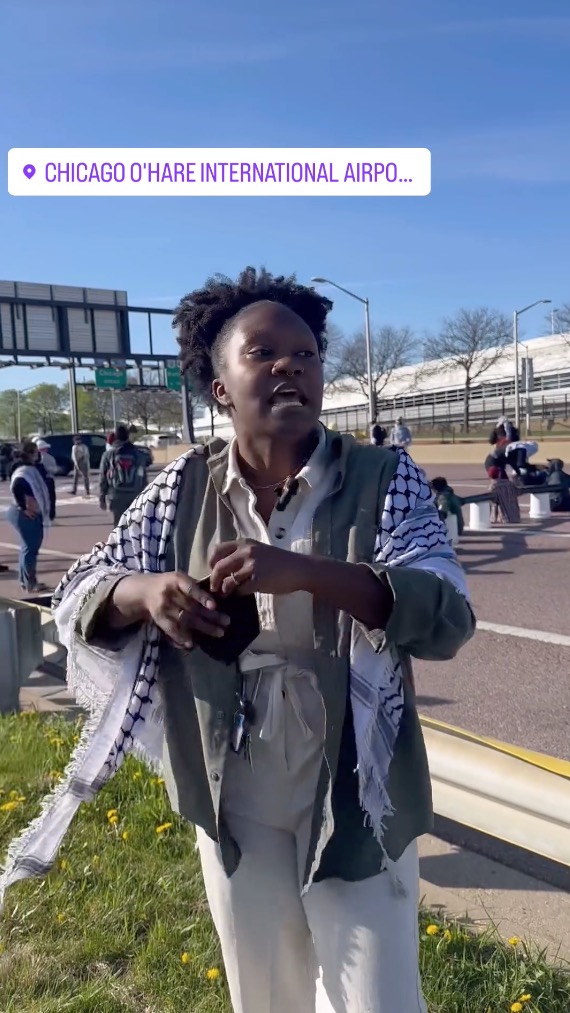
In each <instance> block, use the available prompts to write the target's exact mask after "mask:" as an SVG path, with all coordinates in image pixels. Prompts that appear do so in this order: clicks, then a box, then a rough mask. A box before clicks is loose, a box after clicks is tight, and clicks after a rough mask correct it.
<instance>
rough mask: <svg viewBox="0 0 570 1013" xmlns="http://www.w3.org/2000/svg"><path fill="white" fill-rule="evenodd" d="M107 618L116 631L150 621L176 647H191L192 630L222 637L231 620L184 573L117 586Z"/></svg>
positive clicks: (146, 577) (135, 579)
mask: <svg viewBox="0 0 570 1013" xmlns="http://www.w3.org/2000/svg"><path fill="white" fill-rule="evenodd" d="M106 618H108V620H109V621H110V623H111V625H112V626H113V627H114V628H115V629H120V628H123V629H124V628H125V627H127V626H131V625H133V624H134V623H138V622H153V623H155V625H156V626H158V628H159V629H160V630H162V632H163V633H165V634H166V636H167V637H169V638H170V640H172V641H173V643H175V644H176V646H177V647H185V648H187V649H188V650H190V649H191V648H192V647H193V640H192V631H193V630H196V631H197V632H200V633H204V634H206V635H207V636H210V637H223V635H224V632H225V629H226V627H227V626H228V624H229V622H230V620H229V617H228V616H226V615H223V614H222V613H220V612H219V611H218V610H217V608H216V602H215V600H214V598H213V597H212V595H211V594H208V592H207V591H204V590H203V589H202V588H201V587H199V586H198V584H197V583H196V581H195V580H192V578H191V577H189V576H188V574H186V573H158V574H154V573H152V574H133V576H131V577H125V578H124V579H123V580H121V581H119V583H118V584H117V585H116V587H115V589H114V592H113V596H112V599H111V602H110V603H109V609H108V611H107V615H106Z"/></svg>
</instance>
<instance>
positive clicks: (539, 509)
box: [529, 492, 551, 521]
mask: <svg viewBox="0 0 570 1013" xmlns="http://www.w3.org/2000/svg"><path fill="white" fill-rule="evenodd" d="M550 516H551V510H550V493H548V492H540V493H539V492H531V494H530V513H529V517H530V518H531V520H533V521H542V520H544V519H545V518H546V517H550Z"/></svg>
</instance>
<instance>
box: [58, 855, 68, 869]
mask: <svg viewBox="0 0 570 1013" xmlns="http://www.w3.org/2000/svg"><path fill="white" fill-rule="evenodd" d="M59 867H60V869H61V871H62V872H65V870H66V869H68V868H69V862H68V861H67V858H62V860H61V862H60V863H59Z"/></svg>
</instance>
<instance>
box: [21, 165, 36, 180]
mask: <svg viewBox="0 0 570 1013" xmlns="http://www.w3.org/2000/svg"><path fill="white" fill-rule="evenodd" d="M35 174H36V167H35V165H25V166H24V176H27V177H28V179H31V178H32V176H35Z"/></svg>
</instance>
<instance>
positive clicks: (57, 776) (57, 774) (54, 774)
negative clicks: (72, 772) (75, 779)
mask: <svg viewBox="0 0 570 1013" xmlns="http://www.w3.org/2000/svg"><path fill="white" fill-rule="evenodd" d="M49 777H50V778H51V780H52V781H61V779H62V777H63V774H62V772H61V770H52V771H50V773H49Z"/></svg>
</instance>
